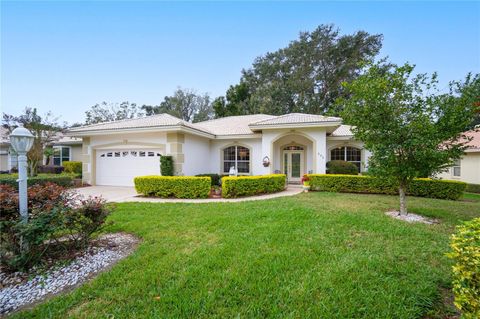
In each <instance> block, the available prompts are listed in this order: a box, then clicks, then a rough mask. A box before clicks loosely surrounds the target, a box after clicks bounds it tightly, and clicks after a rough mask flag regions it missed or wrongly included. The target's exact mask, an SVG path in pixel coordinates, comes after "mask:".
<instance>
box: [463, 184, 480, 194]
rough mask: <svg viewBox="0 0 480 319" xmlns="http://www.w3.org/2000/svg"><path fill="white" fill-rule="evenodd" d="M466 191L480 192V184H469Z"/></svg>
mask: <svg viewBox="0 0 480 319" xmlns="http://www.w3.org/2000/svg"><path fill="white" fill-rule="evenodd" d="M465 191H466V192H469V193H478V194H480V184H467V189H465Z"/></svg>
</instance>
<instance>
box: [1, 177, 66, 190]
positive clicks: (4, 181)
mask: <svg viewBox="0 0 480 319" xmlns="http://www.w3.org/2000/svg"><path fill="white" fill-rule="evenodd" d="M17 179H18V174H8V175H7V174H2V175H0V185H10V186H12V187H15V188H18V182H17ZM72 182H73V177H72V175H66V174H38V175H37V176H34V177H29V178H28V180H27V184H28V186H32V185H37V184H46V183H55V184H57V185H60V186H63V187H69V186H71V185H72Z"/></svg>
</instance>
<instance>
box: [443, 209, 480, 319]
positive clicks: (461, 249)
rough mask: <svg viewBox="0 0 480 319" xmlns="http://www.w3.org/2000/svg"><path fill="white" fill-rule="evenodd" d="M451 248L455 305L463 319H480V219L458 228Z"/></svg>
mask: <svg viewBox="0 0 480 319" xmlns="http://www.w3.org/2000/svg"><path fill="white" fill-rule="evenodd" d="M450 246H451V247H452V252H451V253H449V254H448V255H449V257H450V258H452V259H453V260H454V261H455V265H454V266H453V293H454V295H455V305H456V306H457V307H458V309H460V310H461V311H462V318H468V319H470V318H472V319H473V318H480V218H476V219H473V220H471V221H469V222H466V223H465V224H463V225H461V226H457V232H456V233H455V234H454V235H453V236H452V242H451V244H450Z"/></svg>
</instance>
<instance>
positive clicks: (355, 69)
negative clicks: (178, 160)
mask: <svg viewBox="0 0 480 319" xmlns="http://www.w3.org/2000/svg"><path fill="white" fill-rule="evenodd" d="M382 38H383V37H382V35H378V34H377V35H370V34H369V33H367V32H365V31H358V32H356V33H354V34H351V35H340V32H339V30H338V29H337V28H335V27H334V26H333V25H320V26H319V27H317V28H316V29H315V30H314V31H312V32H302V33H300V36H299V38H298V39H297V40H295V41H292V42H291V43H290V44H289V45H288V46H287V47H285V48H282V49H279V50H277V51H275V52H268V53H266V54H265V55H263V56H260V57H257V58H256V59H255V61H254V62H253V65H252V67H251V68H249V69H246V70H242V77H241V80H240V83H239V84H237V85H234V86H231V87H230V88H229V89H228V91H227V92H226V98H224V97H220V98H217V99H216V100H215V102H214V109H215V116H216V117H223V116H229V115H242V114H255V113H267V114H273V115H281V114H286V113H291V112H304V113H312V114H325V113H329V114H334V115H338V113H339V111H340V110H338V109H337V108H336V107H335V104H334V101H335V99H336V98H338V97H344V96H345V94H346V93H345V91H344V89H343V87H342V85H341V84H342V82H349V81H352V80H353V79H355V78H356V77H357V76H358V75H359V73H360V70H361V67H362V65H364V64H365V63H367V62H371V61H373V59H374V58H375V56H376V55H377V54H378V52H379V51H380V49H381V46H382Z"/></svg>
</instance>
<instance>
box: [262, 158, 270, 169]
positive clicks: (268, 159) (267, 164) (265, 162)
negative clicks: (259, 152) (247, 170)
mask: <svg viewBox="0 0 480 319" xmlns="http://www.w3.org/2000/svg"><path fill="white" fill-rule="evenodd" d="M262 162H263V166H264V167H269V166H270V158H269V157H268V156H265V157H264V158H263V161H262Z"/></svg>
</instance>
